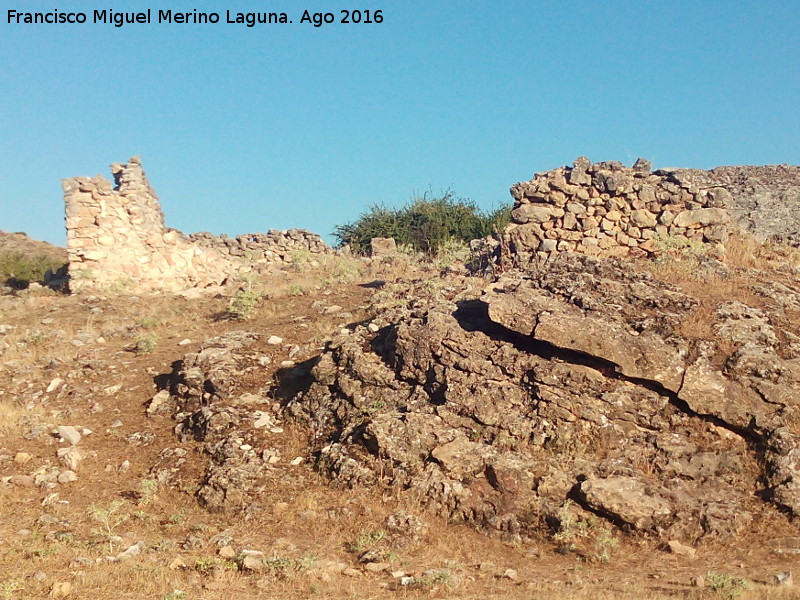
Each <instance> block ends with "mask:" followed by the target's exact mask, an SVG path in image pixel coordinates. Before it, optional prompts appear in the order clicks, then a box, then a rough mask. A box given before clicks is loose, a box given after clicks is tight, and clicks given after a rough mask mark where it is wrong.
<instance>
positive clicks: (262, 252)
mask: <svg viewBox="0 0 800 600" xmlns="http://www.w3.org/2000/svg"><path fill="white" fill-rule="evenodd" d="M111 172H112V174H113V176H114V180H115V184H116V185H115V186H112V184H111V183H110V182H109V181H108V180H107V179H105V178H103V177H101V176H100V175H98V176H96V177H92V178H89V177H74V178H72V179H65V180H64V181H63V182H62V187H63V189H64V202H65V208H66V227H67V253H68V256H69V273H70V288H71V290H72V291H74V292H80V291H86V290H106V291H108V290H114V289H119V290H123V289H130V290H136V291H148V290H164V291H183V290H187V289H190V288H207V287H212V286H219V285H221V284H223V283H224V282H225V281H226V280H227V279H229V278H231V277H235V276H237V275H243V274H246V273H249V272H251V271H253V270H258V269H259V268H261V267H262V266H266V265H269V264H274V263H279V262H286V261H289V260H291V257H292V256H293V255H294V254H295V253H297V252H304V253H310V254H324V253H330V252H332V249H331V248H330V247H328V246H327V245H326V244H325V243H324V242H323V241H322V238H320V237H319V236H318V235H316V234H313V233H310V232H308V231H303V230H298V229H291V230H289V231H279V230H270V231H269V232H267V233H265V234H263V233H258V234H247V235H241V236H238V237H236V238H229V237H227V236H225V235H223V236H220V237H217V236H214V235H211V234H210V233H197V234H193V235H190V236H187V235H184V234H183V233H181V232H180V231H177V230H175V229H171V228H168V227H165V225H164V213H163V211H162V210H161V205H160V204H159V201H158V196H156V193H155V191H154V190H153V188H152V187H151V186H150V184H149V182H148V181H147V177H146V175H145V172H144V170H143V169H142V164H141V160H140V159H139V158H138V157H134V158H131V159H130V161H129V162H128V163H127V164H124V165H123V164H113V165H111Z"/></svg>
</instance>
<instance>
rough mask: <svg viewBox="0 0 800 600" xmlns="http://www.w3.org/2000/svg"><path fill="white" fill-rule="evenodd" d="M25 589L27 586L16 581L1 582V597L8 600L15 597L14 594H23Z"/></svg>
mask: <svg viewBox="0 0 800 600" xmlns="http://www.w3.org/2000/svg"><path fill="white" fill-rule="evenodd" d="M24 589H25V586H24V585H22V582H21V581H18V580H16V579H7V580H5V581H0V597H2V598H3V599H4V600H8V599H9V598H11V597H13V596H14V594H16V593H17V592H21V591H22V590H24Z"/></svg>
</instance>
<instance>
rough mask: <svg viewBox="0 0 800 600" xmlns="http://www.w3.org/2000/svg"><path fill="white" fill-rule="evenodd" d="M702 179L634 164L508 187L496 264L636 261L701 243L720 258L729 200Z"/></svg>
mask: <svg viewBox="0 0 800 600" xmlns="http://www.w3.org/2000/svg"><path fill="white" fill-rule="evenodd" d="M705 173H707V172H706V171H697V170H691V169H678V170H659V171H655V172H651V165H650V163H649V162H648V161H646V160H644V159H639V160H637V161H636V164H635V165H634V166H633V167H632V168H629V167H625V166H624V165H622V164H621V163H619V162H615V161H614V162H600V163H592V162H591V161H589V159H588V158H586V157H583V156H582V157H580V158H578V159H576V160H575V162H574V163H573V165H572V167H561V168H559V169H555V170H553V171H548V172H546V173H537V174H536V175H535V176H534V177H533V179H531V180H530V181H524V182H520V183H516V184H514V185H513V186H512V187H511V195H512V197H513V198H514V207H513V209H512V211H511V224H510V225H509V226H508V227H507V229H506V231H505V233H504V235H503V240H502V241H503V259H504V261H505V262H506V263H511V264H517V263H522V262H527V261H528V260H530V259H532V258H547V257H549V256H550V255H552V254H554V253H558V252H566V251H571V252H578V253H580V254H587V255H593V256H631V255H632V256H636V255H639V256H644V255H647V254H651V253H656V252H658V251H659V250H660V249H661V248H663V246H665V245H690V244H693V243H705V244H709V245H711V246H712V247H714V248H715V249H716V250H717V251H722V248H721V247H720V245H721V244H724V242H725V241H726V240H727V238H728V235H729V226H730V222H731V217H730V214H729V208H730V205H731V201H732V197H731V194H730V192H729V191H728V190H727V189H726V188H725V187H724V186H723V185H721V184H719V183H717V182H715V181H714V180H710V179H709V178H708V177H698V176H697V174H705Z"/></svg>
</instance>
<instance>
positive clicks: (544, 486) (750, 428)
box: [288, 254, 800, 540]
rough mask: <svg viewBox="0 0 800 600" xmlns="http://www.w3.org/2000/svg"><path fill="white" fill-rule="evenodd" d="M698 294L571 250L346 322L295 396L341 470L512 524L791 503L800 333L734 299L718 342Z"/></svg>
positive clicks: (750, 512)
mask: <svg viewBox="0 0 800 600" xmlns="http://www.w3.org/2000/svg"><path fill="white" fill-rule="evenodd" d="M473 283H474V280H473ZM786 295H787V301H788V299H789V298H793V299H794V301H795V302H796V301H800V288H797V287H795V288H793V289H787V291H786ZM785 304H786V302H784V304H783V306H785ZM698 305H699V300H698V299H696V298H694V297H692V296H690V295H688V294H687V293H685V292H682V291H680V290H679V289H677V288H674V287H672V286H670V285H668V284H665V283H662V282H659V281H657V280H655V279H654V278H652V277H651V276H649V275H647V274H643V273H636V272H634V271H633V270H632V269H631V268H630V267H629V265H627V264H626V263H624V262H619V261H617V260H601V259H597V258H593V257H587V256H581V255H575V254H564V255H561V256H559V257H557V258H556V259H555V260H553V261H551V263H550V265H549V267H548V268H546V269H544V270H541V271H532V272H527V273H523V272H513V273H507V274H506V276H505V277H504V278H502V279H501V280H499V281H497V282H495V283H493V284H491V285H489V286H488V287H487V288H486V289H484V290H474V289H470V285H469V284H468V283H467V284H465V285H463V286H462V287H461V288H460V289H459V288H455V287H453V288H447V289H445V290H443V291H442V292H441V293H440V294H438V297H436V298H434V297H432V296H431V294H430V292H427V293H426V292H425V291H424V286H423V285H422V284H420V285H418V286H417V287H416V288H411V289H407V290H403V291H402V292H401V293H399V294H398V296H397V298H395V299H393V300H392V301H390V302H388V303H386V304H385V305H384V307H383V309H382V310H379V312H378V317H377V318H376V321H375V322H374V323H375V324H377V325H379V328H377V331H376V332H374V333H373V331H372V330H374V329H376V327H374V325H373V327H372V328H371V329H370V328H368V327H365V326H363V327H362V326H360V327H357V328H356V330H355V332H354V333H353V334H350V335H343V336H340V337H338V338H336V339H335V340H334V341H333V342H332V343H331V344H330V346H329V348H328V350H327V351H326V352H324V353H323V354H322V356H321V357H320V359H319V362H318V364H317V365H316V366H315V367H314V369H313V371H312V375H313V382H312V383H311V385H310V387H309V388H308V389H307V390H306V391H304V392H302V393H300V394H298V395H297V396H296V397H295V398H294V399H293V400H292V401H291V402H290V403H289V406H288V410H289V411H290V412H291V413H293V414H294V415H295V416H296V417H298V418H300V419H301V420H302V421H304V422H306V423H308V424H309V425H310V426H311V427H312V428H313V430H314V431H315V432H316V437H315V440H316V446H315V448H316V456H317V466H318V468H319V469H320V470H321V471H322V472H323V473H325V474H327V475H328V476H329V477H330V478H331V479H332V480H334V481H335V482H339V483H341V484H345V485H357V484H358V485H385V486H398V487H400V488H402V489H405V490H412V491H413V492H414V493H415V494H416V495H417V496H418V497H419V498H421V499H423V501H424V502H426V503H428V504H431V505H433V506H436V507H438V508H439V510H441V511H442V512H443V513H445V514H447V515H448V516H449V517H450V518H452V519H454V520H456V521H464V522H472V523H474V524H476V525H478V526H480V527H483V528H486V529H489V530H496V531H499V532H502V533H503V534H504V535H506V536H509V537H511V538H513V539H520V538H525V537H526V536H531V535H535V534H536V533H537V532H541V531H542V530H545V529H546V528H547V527H548V523H551V522H552V520H553V519H557V518H558V516H557V515H558V514H559V512H558V511H559V509H560V508H561V507H563V506H564V503H565V501H567V500H571V501H573V502H576V503H578V504H579V505H581V506H582V507H583V508H584V509H586V510H589V511H591V512H593V513H595V514H597V515H600V516H601V517H604V518H605V519H607V520H608V521H609V523H612V524H614V525H617V526H620V527H623V528H625V529H627V530H631V531H639V532H646V533H649V534H652V535H657V536H663V537H664V538H665V539H672V538H676V537H680V538H681V539H690V540H697V539H700V538H714V539H720V540H725V539H729V538H730V537H731V536H734V535H735V534H737V532H739V531H741V530H742V529H743V528H746V527H748V525H749V524H750V523H751V522H752V521H753V520H754V519H755V518H756V517H757V516H759V515H761V514H763V513H765V512H767V511H774V510H775V508H776V507H780V508H781V509H783V510H785V511H788V512H790V513H792V514H794V515H800V493H799V492H800V490H798V483H797V482H798V481H800V480H799V479H798V477H799V476H800V472H798V468H799V465H800V463H798V457H800V453H799V452H798V449H797V446H798V444H797V434H796V431H797V427H796V418H797V400H796V398H797V397H798V391H800V338H798V337H797V335H796V333H795V332H793V331H791V330H789V329H788V328H787V327H786V326H785V324H786V323H787V322H790V320H787V319H786V318H785V315H783V314H782V313H781V311H782V310H783V309H782V308H781V305H780V304H769V305H765V306H761V307H756V306H746V305H744V304H742V303H740V302H735V301H731V302H728V303H724V304H722V305H719V306H718V307H717V308H716V312H715V313H714V314H713V315H712V319H713V328H714V331H715V334H716V335H717V336H718V337H717V339H718V341H716V342H715V341H713V340H705V339H695V338H692V337H691V336H687V334H686V332H685V330H684V329H683V328H682V324H683V321H684V319H685V318H686V317H687V315H688V314H689V313H691V311H693V310H695V309H696V308H697V307H698ZM731 348H732V350H731Z"/></svg>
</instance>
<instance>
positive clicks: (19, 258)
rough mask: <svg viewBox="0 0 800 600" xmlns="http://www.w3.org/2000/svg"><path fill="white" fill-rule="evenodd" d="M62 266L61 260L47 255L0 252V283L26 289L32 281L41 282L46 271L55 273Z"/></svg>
mask: <svg viewBox="0 0 800 600" xmlns="http://www.w3.org/2000/svg"><path fill="white" fill-rule="evenodd" d="M63 265H64V261H63V260H59V259H57V258H55V257H53V256H50V255H47V254H26V253H24V252H15V251H0V282H8V283H9V284H11V285H14V286H15V287H16V286H17V285H21V286H22V287H27V284H28V283H30V282H32V281H36V282H39V283H41V282H43V281H44V274H45V273H46V272H47V271H48V270H50V271H53V272H54V273H55V272H56V271H57V270H58V269H60V268H61V267H62V266H63Z"/></svg>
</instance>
